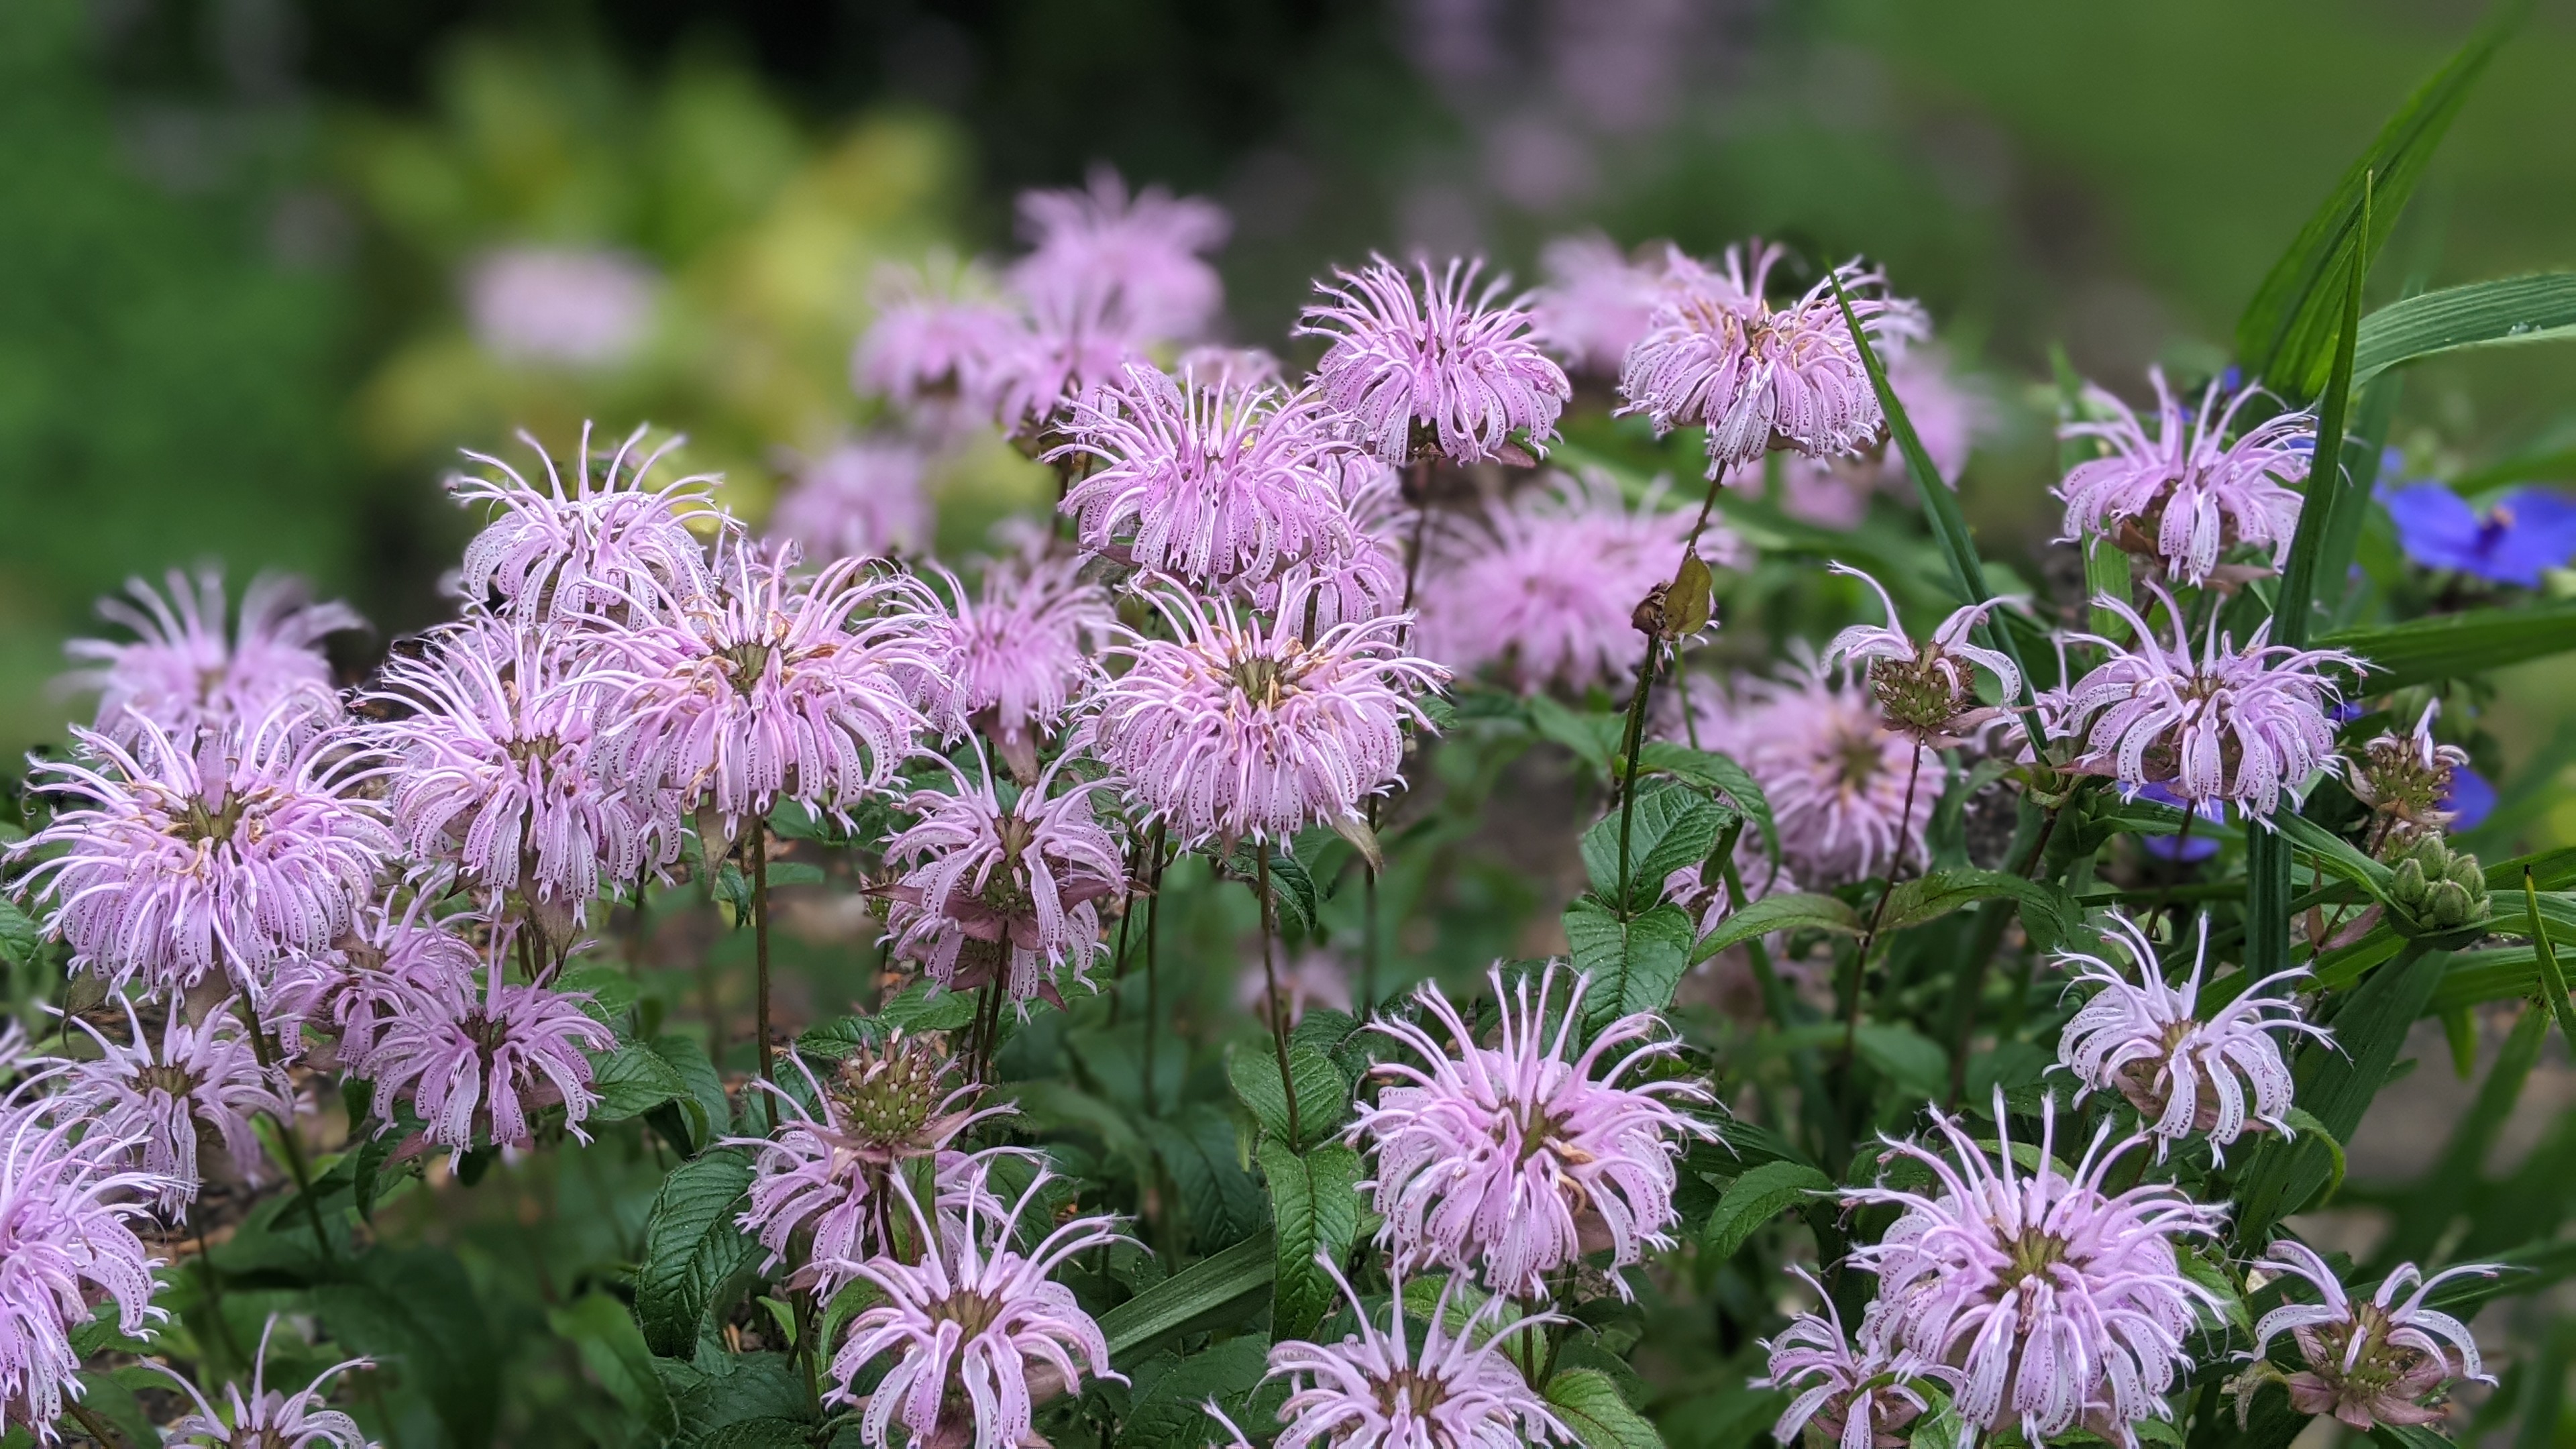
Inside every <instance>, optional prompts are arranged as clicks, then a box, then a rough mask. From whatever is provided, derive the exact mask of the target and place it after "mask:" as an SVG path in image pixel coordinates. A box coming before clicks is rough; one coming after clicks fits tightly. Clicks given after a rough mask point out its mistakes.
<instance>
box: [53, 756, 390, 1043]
mask: <svg viewBox="0 0 2576 1449" xmlns="http://www.w3.org/2000/svg"><path fill="white" fill-rule="evenodd" d="M141 728H142V731H143V737H142V739H141V740H140V741H139V742H138V743H137V744H136V745H135V746H134V747H133V748H131V749H129V748H128V747H126V746H124V745H121V744H118V743H117V742H116V741H114V740H110V739H108V738H106V737H104V736H102V735H97V734H92V733H91V732H89V731H88V730H84V729H81V728H80V727H78V726H74V727H73V729H72V735H73V738H74V739H75V740H76V741H77V742H78V747H77V749H76V750H75V752H74V754H73V757H72V758H70V759H67V760H49V761H42V762H39V763H38V764H37V765H36V766H35V768H34V773H35V775H36V776H37V777H38V778H39V779H40V780H41V781H42V783H41V784H39V785H38V786H37V788H38V789H41V790H43V791H45V792H46V793H49V794H52V795H54V796H55V797H56V798H57V799H58V800H60V801H61V802H63V803H62V808H59V809H58V810H57V812H56V814H55V815H54V818H53V820H52V822H51V823H49V824H48V825H47V826H46V827H45V828H44V829H43V830H40V831H37V832H36V833H35V834H33V835H31V836H29V837H27V838H26V839H25V840H23V841H20V842H19V843H18V844H17V845H16V846H15V847H11V848H8V849H7V858H8V859H9V860H10V861H11V862H12V863H15V862H17V861H23V860H26V859H28V858H29V857H30V856H41V857H42V858H41V859H39V860H38V861H37V863H36V865H35V866H34V867H33V868H32V869H30V870H28V871H27V873H26V874H25V875H24V876H23V877H21V879H20V881H19V886H20V888H21V889H22V890H24V891H27V892H29V893H30V894H31V895H32V897H33V899H35V900H37V901H44V902H50V903H51V904H52V909H51V910H50V911H49V912H48V913H47V914H46V916H45V920H44V926H45V929H46V931H47V932H48V933H50V934H53V935H56V936H59V937H61V938H62V939H63V940H64V941H65V942H67V943H69V945H70V946H71V965H72V967H73V969H75V970H86V971H93V972H96V973H98V974H100V975H103V976H105V977H106V978H107V979H108V982H109V984H110V985H111V986H112V987H115V988H117V989H122V988H123V987H124V986H125V985H126V983H127V982H129V981H134V980H138V979H139V980H140V981H141V982H142V983H143V985H144V987H145V989H147V990H149V991H151V992H153V993H154V994H156V995H158V994H162V993H167V992H174V991H185V990H187V989H189V988H190V987H193V986H195V985H196V984H197V983H198V982H199V981H201V980H203V979H204V978H205V975H206V973H207V972H208V971H209V970H221V971H222V972H223V973H224V974H226V975H227V976H229V977H230V978H231V979H232V981H233V983H234V984H235V985H236V986H237V987H239V988H240V989H241V990H242V991H244V992H246V993H248V994H249V995H250V997H251V999H252V1001H253V1002H254V1004H256V1003H257V1002H259V1001H260V1000H262V999H263V998H264V996H265V993H266V991H267V984H268V976H269V973H270V972H271V971H272V970H273V969H274V968H275V966H276V965H277V963H278V962H279V961H280V960H281V959H283V958H285V957H287V956H290V955H293V954H297V953H303V952H312V951H319V950H322V949H324V948H326V947H328V946H329V945H330V944H331V942H332V941H333V940H334V939H336V938H337V937H338V936H339V934H340V933H341V932H342V931H344V930H346V929H347V928H348V924H349V920H350V916H351V913H352V912H353V911H354V910H355V909H356V907H357V904H358V902H359V901H361V900H363V899H365V898H366V897H367V896H369V895H371V894H372V893H373V892H374V890H375V880H376V873H377V871H378V870H379V869H380V868H381V867H382V865H383V863H384V861H385V859H386V857H388V856H390V855H392V854H393V852H394V849H395V844H394V838H393V836H392V834H391V833H390V832H388V831H387V830H386V829H385V826H384V823H383V820H382V818H381V808H380V807H379V806H378V805H377V804H376V803H375V802H374V801H371V800H366V799H361V798H358V796H357V795H356V794H355V793H354V787H355V786H357V785H358V784H359V783H360V782H361V781H362V780H364V779H365V778H366V777H367V776H369V775H370V774H372V773H374V772H375V769H376V767H375V766H374V765H373V763H372V762H370V761H368V760H367V759H366V758H365V757H363V756H351V755H349V754H347V753H346V752H343V751H339V750H337V749H336V748H334V747H333V742H332V741H331V739H330V737H328V736H325V735H317V734H314V733H312V732H310V731H307V730H302V729H299V728H298V727H297V722H296V716H295V715H294V714H293V713H292V711H291V706H286V707H281V708H280V709H278V710H273V711H272V712H271V713H270V714H269V715H268V717H267V718H266V719H264V720H262V721H260V722H258V723H256V724H253V725H250V726H247V727H242V728H238V729H235V730H231V731H228V732H226V733H225V734H223V735H221V736H216V737H211V738H209V739H207V740H205V741H203V742H200V743H199V744H198V745H197V746H196V748H195V749H194V750H193V751H192V750H190V749H189V748H186V747H183V746H182V745H180V744H179V743H177V742H175V741H173V740H172V739H171V738H170V737H169V736H168V735H166V734H164V733H163V732H162V731H161V729H160V727H159V726H157V725H152V724H149V723H145V724H143V725H142V726H141ZM299 735H300V736H302V738H301V739H299V738H298V736H299Z"/></svg>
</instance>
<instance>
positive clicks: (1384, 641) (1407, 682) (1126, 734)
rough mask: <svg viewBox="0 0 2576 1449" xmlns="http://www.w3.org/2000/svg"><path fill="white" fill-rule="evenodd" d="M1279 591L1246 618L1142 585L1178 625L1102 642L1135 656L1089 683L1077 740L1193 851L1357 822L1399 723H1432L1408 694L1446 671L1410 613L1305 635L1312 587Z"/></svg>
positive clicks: (1393, 758)
mask: <svg viewBox="0 0 2576 1449" xmlns="http://www.w3.org/2000/svg"><path fill="white" fill-rule="evenodd" d="M1313 587H1314V585H1312V584H1311V583H1299V584H1296V585H1295V586H1293V587H1290V588H1288V589H1286V590H1285V591H1284V592H1283V597H1282V598H1281V600H1280V607H1279V610H1278V612H1277V613H1276V614H1275V615H1274V616H1272V617H1271V618H1270V619H1269V620H1267V621H1266V622H1265V621H1262V620H1258V619H1256V620H1254V621H1253V622H1251V623H1249V624H1247V623H1243V622H1240V621H1238V620H1237V619H1236V618H1235V616H1234V613H1233V611H1232V610H1231V609H1230V608H1229V607H1227V606H1226V605H1225V604H1223V603H1222V602H1217V603H1211V602H1209V601H1206V600H1202V599H1198V598H1195V597H1192V596H1190V595H1188V594H1184V593H1180V592H1178V591H1176V590H1172V589H1156V590H1154V591H1153V592H1151V593H1150V594H1149V595H1148V596H1147V597H1148V598H1149V599H1150V600H1151V601H1152V603H1153V606H1154V607H1155V609H1156V610H1157V611H1159V612H1160V613H1161V614H1162V616H1163V620H1164V622H1165V624H1166V625H1167V626H1168V627H1169V628H1170V631H1171V635H1172V637H1170V638H1168V639H1156V638H1151V637H1148V636H1146V635H1143V634H1137V633H1133V632H1131V631H1125V630H1122V631H1121V642H1118V643H1115V644H1112V645H1110V646H1109V649H1108V651H1107V652H1109V653H1110V654H1112V655H1120V656H1124V657H1125V658H1126V659H1127V660H1128V661H1129V667H1128V669H1127V670H1126V672H1125V673H1123V674H1120V675H1119V676H1117V677H1116V678H1114V679H1112V680H1111V681H1110V682H1109V683H1108V684H1106V685H1103V686H1102V687H1101V688H1100V690H1099V691H1098V692H1097V693H1096V694H1095V695H1094V696H1093V699H1094V704H1093V707H1092V711H1091V713H1090V714H1089V715H1087V716H1086V717H1085V718H1084V720H1083V722H1082V724H1081V726H1080V727H1079V728H1078V729H1077V730H1076V732H1075V736H1074V739H1073V742H1072V748H1074V749H1076V750H1088V751H1090V752H1092V753H1094V754H1095V755H1097V756H1098V758H1099V759H1100V760H1101V762H1102V763H1104V764H1106V765H1108V766H1109V767H1110V768H1111V769H1112V770H1114V771H1116V772H1117V773H1118V775H1119V777H1120V782H1121V785H1122V787H1123V789H1124V791H1125V793H1126V795H1127V798H1128V800H1129V801H1130V802H1131V803H1133V804H1134V805H1135V806H1136V807H1137V810H1138V813H1139V819H1138V820H1137V822H1136V823H1137V824H1138V825H1142V824H1145V823H1149V822H1153V821H1161V822H1164V823H1166V824H1167V825H1168V826H1169V827H1170V829H1171V831H1172V833H1173V835H1174V836H1175V837H1176V838H1177V840H1178V842H1179V843H1180V844H1181V845H1183V846H1184V847H1185V848H1191V849H1195V848H1196V847H1197V846H1199V845H1202V844H1205V843H1206V842H1208V841H1210V840H1218V839H1222V840H1225V841H1229V842H1231V841H1236V840H1252V841H1256V842H1260V841H1273V840H1284V839H1287V838H1289V837H1291V836H1293V835H1295V834H1296V833H1297V832H1298V831H1299V830H1302V829H1304V828H1305V827H1306V826H1308V825H1312V824H1319V823H1320V824H1335V823H1337V822H1342V821H1350V820H1356V819H1358V818H1359V815H1360V802H1361V801H1362V800H1363V799H1365V798H1366V797H1368V796H1370V795H1373V794H1378V793H1381V792H1383V791H1384V790H1386V789H1387V788H1388V787H1389V786H1390V785H1392V784H1393V783H1394V781H1395V780H1396V778H1397V775H1398V772H1399V771H1400V770H1401V769H1402V767H1403V763H1404V726H1405V724H1406V723H1407V722H1408V721H1409V722H1411V723H1412V724H1413V725H1414V727H1415V728H1417V729H1421V730H1428V729H1430V727H1431V724H1430V720H1429V718H1428V716H1426V715H1424V714H1423V713H1422V710H1421V706H1420V705H1418V704H1416V703H1415V698H1416V697H1417V696H1419V695H1422V694H1426V693H1430V692H1433V691H1436V690H1438V689H1440V688H1441V687H1442V686H1443V685H1444V684H1445V683H1446V682H1447V680H1448V672H1447V671H1446V670H1444V669H1442V668H1440V666H1438V665H1436V664H1433V663H1431V662H1430V661H1429V660H1425V659H1416V658H1413V657H1412V656H1410V655H1407V654H1405V653H1404V652H1403V651H1402V650H1401V648H1400V647H1399V646H1398V644H1397V642H1396V641H1397V639H1398V638H1399V637H1400V635H1401V632H1402V630H1403V628H1404V626H1405V624H1406V623H1407V622H1409V620H1410V617H1411V616H1410V615H1403V614H1397V615H1389V616H1386V617H1382V618H1377V619H1370V620H1365V621H1358V622H1346V623H1341V624H1336V625H1333V626H1332V627H1331V628H1328V629H1324V630H1322V631H1321V632H1319V633H1318V634H1317V635H1316V636H1315V638H1314V640H1313V641H1312V642H1311V643H1310V642H1308V641H1307V640H1305V639H1304V638H1302V637H1301V636H1300V633H1299V629H1300V622H1301V619H1302V615H1303V613H1304V605H1305V599H1306V596H1307V591H1308V590H1309V589H1311V588H1313Z"/></svg>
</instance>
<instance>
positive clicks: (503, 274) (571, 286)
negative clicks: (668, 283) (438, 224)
mask: <svg viewBox="0 0 2576 1449" xmlns="http://www.w3.org/2000/svg"><path fill="white" fill-rule="evenodd" d="M660 286H661V279H660V278H658V277H656V276H654V275H653V269H652V268H650V267H648V266H646V265H644V264H643V263H642V262H640V261H637V260H635V259H634V258H632V257H629V256H626V255H624V254H623V253H620V252H615V251H610V250H608V249H606V248H604V247H542V246H507V247H498V248H495V249H494V250H492V251H489V252H486V253H484V254H483V255H482V256H480V257H478V258H476V259H475V261H474V263H473V265H472V266H471V267H469V268H468V269H467V271H466V274H465V316H466V320H467V322H468V323H469V324H470V325H471V326H472V328H473V331H474V341H475V344H476V345H477V346H479V347H481V348H482V349H483V350H484V351H486V352H488V353H491V354H492V355H493V356H494V357H497V358H499V359H501V360H502V361H504V362H519V363H539V364H548V365H554V366H563V367H583V368H600V367H615V366H617V365H619V364H620V363H623V362H625V361H627V360H628V359H630V358H632V357H633V356H634V355H635V354H636V352H637V351H638V350H639V349H640V348H642V346H643V345H644V342H645V339H646V338H647V337H648V336H649V335H650V333H651V330H652V326H653V305H654V300H655V294H656V293H657V292H659V290H660Z"/></svg>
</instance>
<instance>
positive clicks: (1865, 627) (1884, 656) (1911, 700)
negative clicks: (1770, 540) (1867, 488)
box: [1819, 563, 2021, 743]
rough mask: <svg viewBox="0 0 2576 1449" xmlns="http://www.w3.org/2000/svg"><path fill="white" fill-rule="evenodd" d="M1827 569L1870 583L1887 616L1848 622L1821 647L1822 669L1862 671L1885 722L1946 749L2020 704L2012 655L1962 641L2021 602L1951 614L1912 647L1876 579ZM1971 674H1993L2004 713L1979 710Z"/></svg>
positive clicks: (1840, 567) (1995, 602)
mask: <svg viewBox="0 0 2576 1449" xmlns="http://www.w3.org/2000/svg"><path fill="white" fill-rule="evenodd" d="M1827 571H1828V572H1831V573H1837V574H1841V575H1843V576H1845V577H1847V578H1855V579H1859V580H1860V581H1861V582H1863V583H1865V584H1867V585H1869V588H1870V592H1872V593H1874V594H1876V595H1878V603H1879V607H1880V608H1882V609H1884V610H1886V612H1887V622H1886V623H1885V624H1883V625H1876V624H1854V625H1852V626H1851V627H1850V628H1848V629H1845V630H1843V631H1842V632H1841V633H1839V634H1836V635H1835V636H1834V637H1833V640H1832V642H1831V643H1828V644H1827V645H1826V646H1825V653H1824V658H1823V659H1822V660H1821V661H1819V663H1820V666H1821V667H1823V668H1826V669H1831V668H1832V667H1833V666H1834V665H1835V664H1836V663H1837V662H1840V663H1842V664H1844V665H1847V666H1849V667H1852V668H1855V669H1858V670H1860V671H1862V673H1863V674H1864V675H1865V676H1866V677H1867V679H1868V682H1869V688H1870V693H1871V694H1872V695H1874V696H1875V697H1876V698H1877V700H1878V707H1879V710H1880V712H1881V713H1883V714H1885V715H1886V717H1887V719H1888V721H1889V723H1891V724H1895V725H1897V726H1900V727H1901V728H1903V729H1905V730H1907V731H1909V732H1911V733H1912V734H1914V735H1915V736H1916V737H1917V738H1919V739H1922V740H1923V741H1925V742H1926V743H1944V742H1947V741H1948V740H1950V739H1951V738H1952V737H1955V736H1958V735H1960V734H1963V733H1965V732H1966V731H1968V730H1972V729H1975V728H1976V727H1977V726H1978V725H1980V724H1983V723H1985V722H1987V721H1988V720H1991V719H1994V718H1995V717H1997V716H1998V715H2000V714H2001V713H2002V712H2003V709H2009V708H2011V706H2012V704H2013V702H2014V701H2015V700H2016V699H2018V698H2020V696H2021V670H2020V668H2019V667H2018V666H2016V665H2015V664H2014V663H2013V662H2012V657H2011V656H2010V655H2007V654H2005V653H2004V652H2003V651H2001V650H1999V649H1988V648H1986V647H1984V646H1983V645H1979V644H1975V643H1972V642H1970V640H1969V637H1968V635H1969V631H1970V630H1973V629H1975V628H1977V627H1978V626H1980V625H1982V624H1984V623H1985V622H1986V616H1987V615H1988V614H1991V613H1993V612H1994V611H1995V610H1996V609H1997V608H1999V607H2001V606H2003V605H2005V604H2008V603H2018V602H2020V601H2019V600H2014V599H1988V600H1986V601H1985V602H1984V603H1982V604H1969V605H1967V606H1965V607H1963V608H1959V609H1955V610H1952V611H1951V614H1950V617H1949V618H1947V619H1944V620H1942V621H1941V627H1940V628H1938V629H1935V630H1933V631H1932V637H1931V638H1930V639H1927V640H1925V641H1924V642H1923V643H1921V644H1917V643H1915V642H1914V640H1913V639H1912V638H1910V637H1908V636H1907V634H1906V632H1905V628H1904V623H1903V621H1902V620H1901V619H1899V618H1898V617H1897V613H1896V601H1895V600H1894V599H1891V598H1889V597H1888V596H1887V590H1886V588H1885V587H1884V586H1882V585H1881V584H1880V583H1879V581H1878V580H1876V579H1874V578H1871V577H1870V576H1869V575H1868V574H1865V573H1863V572H1861V571H1860V570H1859V569H1856V568H1852V567H1850V566H1849V565H1846V564H1841V563H1836V564H1833V565H1830V566H1829V568H1828V570H1827ZM1972 666H1973V668H1972ZM1974 669H1983V670H1984V671H1986V672H1987V673H1988V674H1991V675H1993V676H1994V679H1995V684H1996V686H1997V687H1998V688H1999V689H2000V690H2001V691H2002V694H2003V709H1988V708H1984V707H1981V706H1979V705H1978V703H1977V694H1976V687H1975V685H1976V681H1975V678H1974V674H1973V670H1974Z"/></svg>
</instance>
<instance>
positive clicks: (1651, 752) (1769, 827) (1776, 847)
mask: <svg viewBox="0 0 2576 1449" xmlns="http://www.w3.org/2000/svg"><path fill="white" fill-rule="evenodd" d="M1637 768H1638V769H1641V770H1650V771H1653V772H1655V773H1658V774H1664V775H1670V776H1672V777H1673V778H1674V779H1677V780H1686V781H1688V782H1690V783H1691V784H1694V785H1697V786H1699V787H1700V788H1701V789H1703V790H1715V791H1717V792H1719V793H1720V794H1723V795H1724V796H1726V798H1727V799H1729V800H1731V801H1733V802H1734V804H1735V808H1736V809H1738V810H1741V811H1743V812H1744V813H1745V814H1746V815H1749V816H1751V817H1752V819H1753V823H1754V824H1755V825H1756V826H1758V827H1760V828H1761V831H1762V848H1763V850H1764V852H1765V853H1767V854H1768V855H1769V856H1770V857H1771V859H1773V860H1775V861H1776V860H1778V859H1779V858H1780V826H1779V823H1778V822H1777V821H1776V820H1774V819H1773V818H1772V815H1771V798H1770V797H1769V796H1767V795H1765V794H1763V793H1762V784H1761V782H1760V781H1758V780H1756V779H1754V778H1753V775H1752V772H1751V771H1749V770H1747V769H1745V768H1744V767H1743V766H1742V765H1739V764H1737V763H1736V762H1735V761H1734V760H1732V759H1730V758H1728V757H1727V756H1725V755H1721V754H1718V753H1716V752H1714V751H1711V750H1694V749H1692V748H1691V747H1690V746H1688V745H1680V744H1675V743H1673V742H1672V741H1670V740H1648V741H1646V742H1645V743H1644V744H1642V745H1640V746H1638V747H1637Z"/></svg>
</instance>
